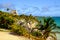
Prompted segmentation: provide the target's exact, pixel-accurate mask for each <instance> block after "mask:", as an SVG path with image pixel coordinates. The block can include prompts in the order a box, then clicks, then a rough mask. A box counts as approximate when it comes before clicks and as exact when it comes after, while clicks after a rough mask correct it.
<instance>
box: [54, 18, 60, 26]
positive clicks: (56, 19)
mask: <svg viewBox="0 0 60 40" xmlns="http://www.w3.org/2000/svg"><path fill="white" fill-rule="evenodd" d="M53 19H54V20H55V22H56V24H57V25H58V26H60V17H53Z"/></svg>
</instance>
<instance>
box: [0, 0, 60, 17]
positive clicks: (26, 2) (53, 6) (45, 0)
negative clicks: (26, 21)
mask: <svg viewBox="0 0 60 40" xmlns="http://www.w3.org/2000/svg"><path fill="white" fill-rule="evenodd" d="M5 8H10V9H15V10H17V12H18V13H19V14H26V15H29V14H32V15H34V16H60V0H0V9H5Z"/></svg>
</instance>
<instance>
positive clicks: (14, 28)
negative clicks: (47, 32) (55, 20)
mask: <svg viewBox="0 0 60 40" xmlns="http://www.w3.org/2000/svg"><path fill="white" fill-rule="evenodd" d="M12 32H14V33H17V34H18V35H26V34H27V33H28V31H27V30H26V29H25V28H24V27H22V26H20V25H16V24H15V25H12Z"/></svg>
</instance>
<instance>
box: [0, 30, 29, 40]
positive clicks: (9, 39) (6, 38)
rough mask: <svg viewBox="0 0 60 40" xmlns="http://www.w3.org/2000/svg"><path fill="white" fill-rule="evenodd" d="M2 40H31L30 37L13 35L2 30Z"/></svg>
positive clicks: (0, 34)
mask: <svg viewBox="0 0 60 40" xmlns="http://www.w3.org/2000/svg"><path fill="white" fill-rule="evenodd" d="M0 40H29V39H28V38H25V37H23V36H16V35H12V34H10V33H9V32H1V31H0Z"/></svg>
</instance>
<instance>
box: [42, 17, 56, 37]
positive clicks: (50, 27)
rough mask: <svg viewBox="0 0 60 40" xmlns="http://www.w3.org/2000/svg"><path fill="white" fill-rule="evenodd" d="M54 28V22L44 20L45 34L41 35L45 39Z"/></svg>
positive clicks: (47, 19)
mask: <svg viewBox="0 0 60 40" xmlns="http://www.w3.org/2000/svg"><path fill="white" fill-rule="evenodd" d="M55 27H56V24H55V22H54V20H53V19H52V18H50V17H48V18H44V20H43V30H45V32H44V33H43V35H45V37H48V36H49V33H50V32H51V31H52V30H53V29H54V28H55Z"/></svg>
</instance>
